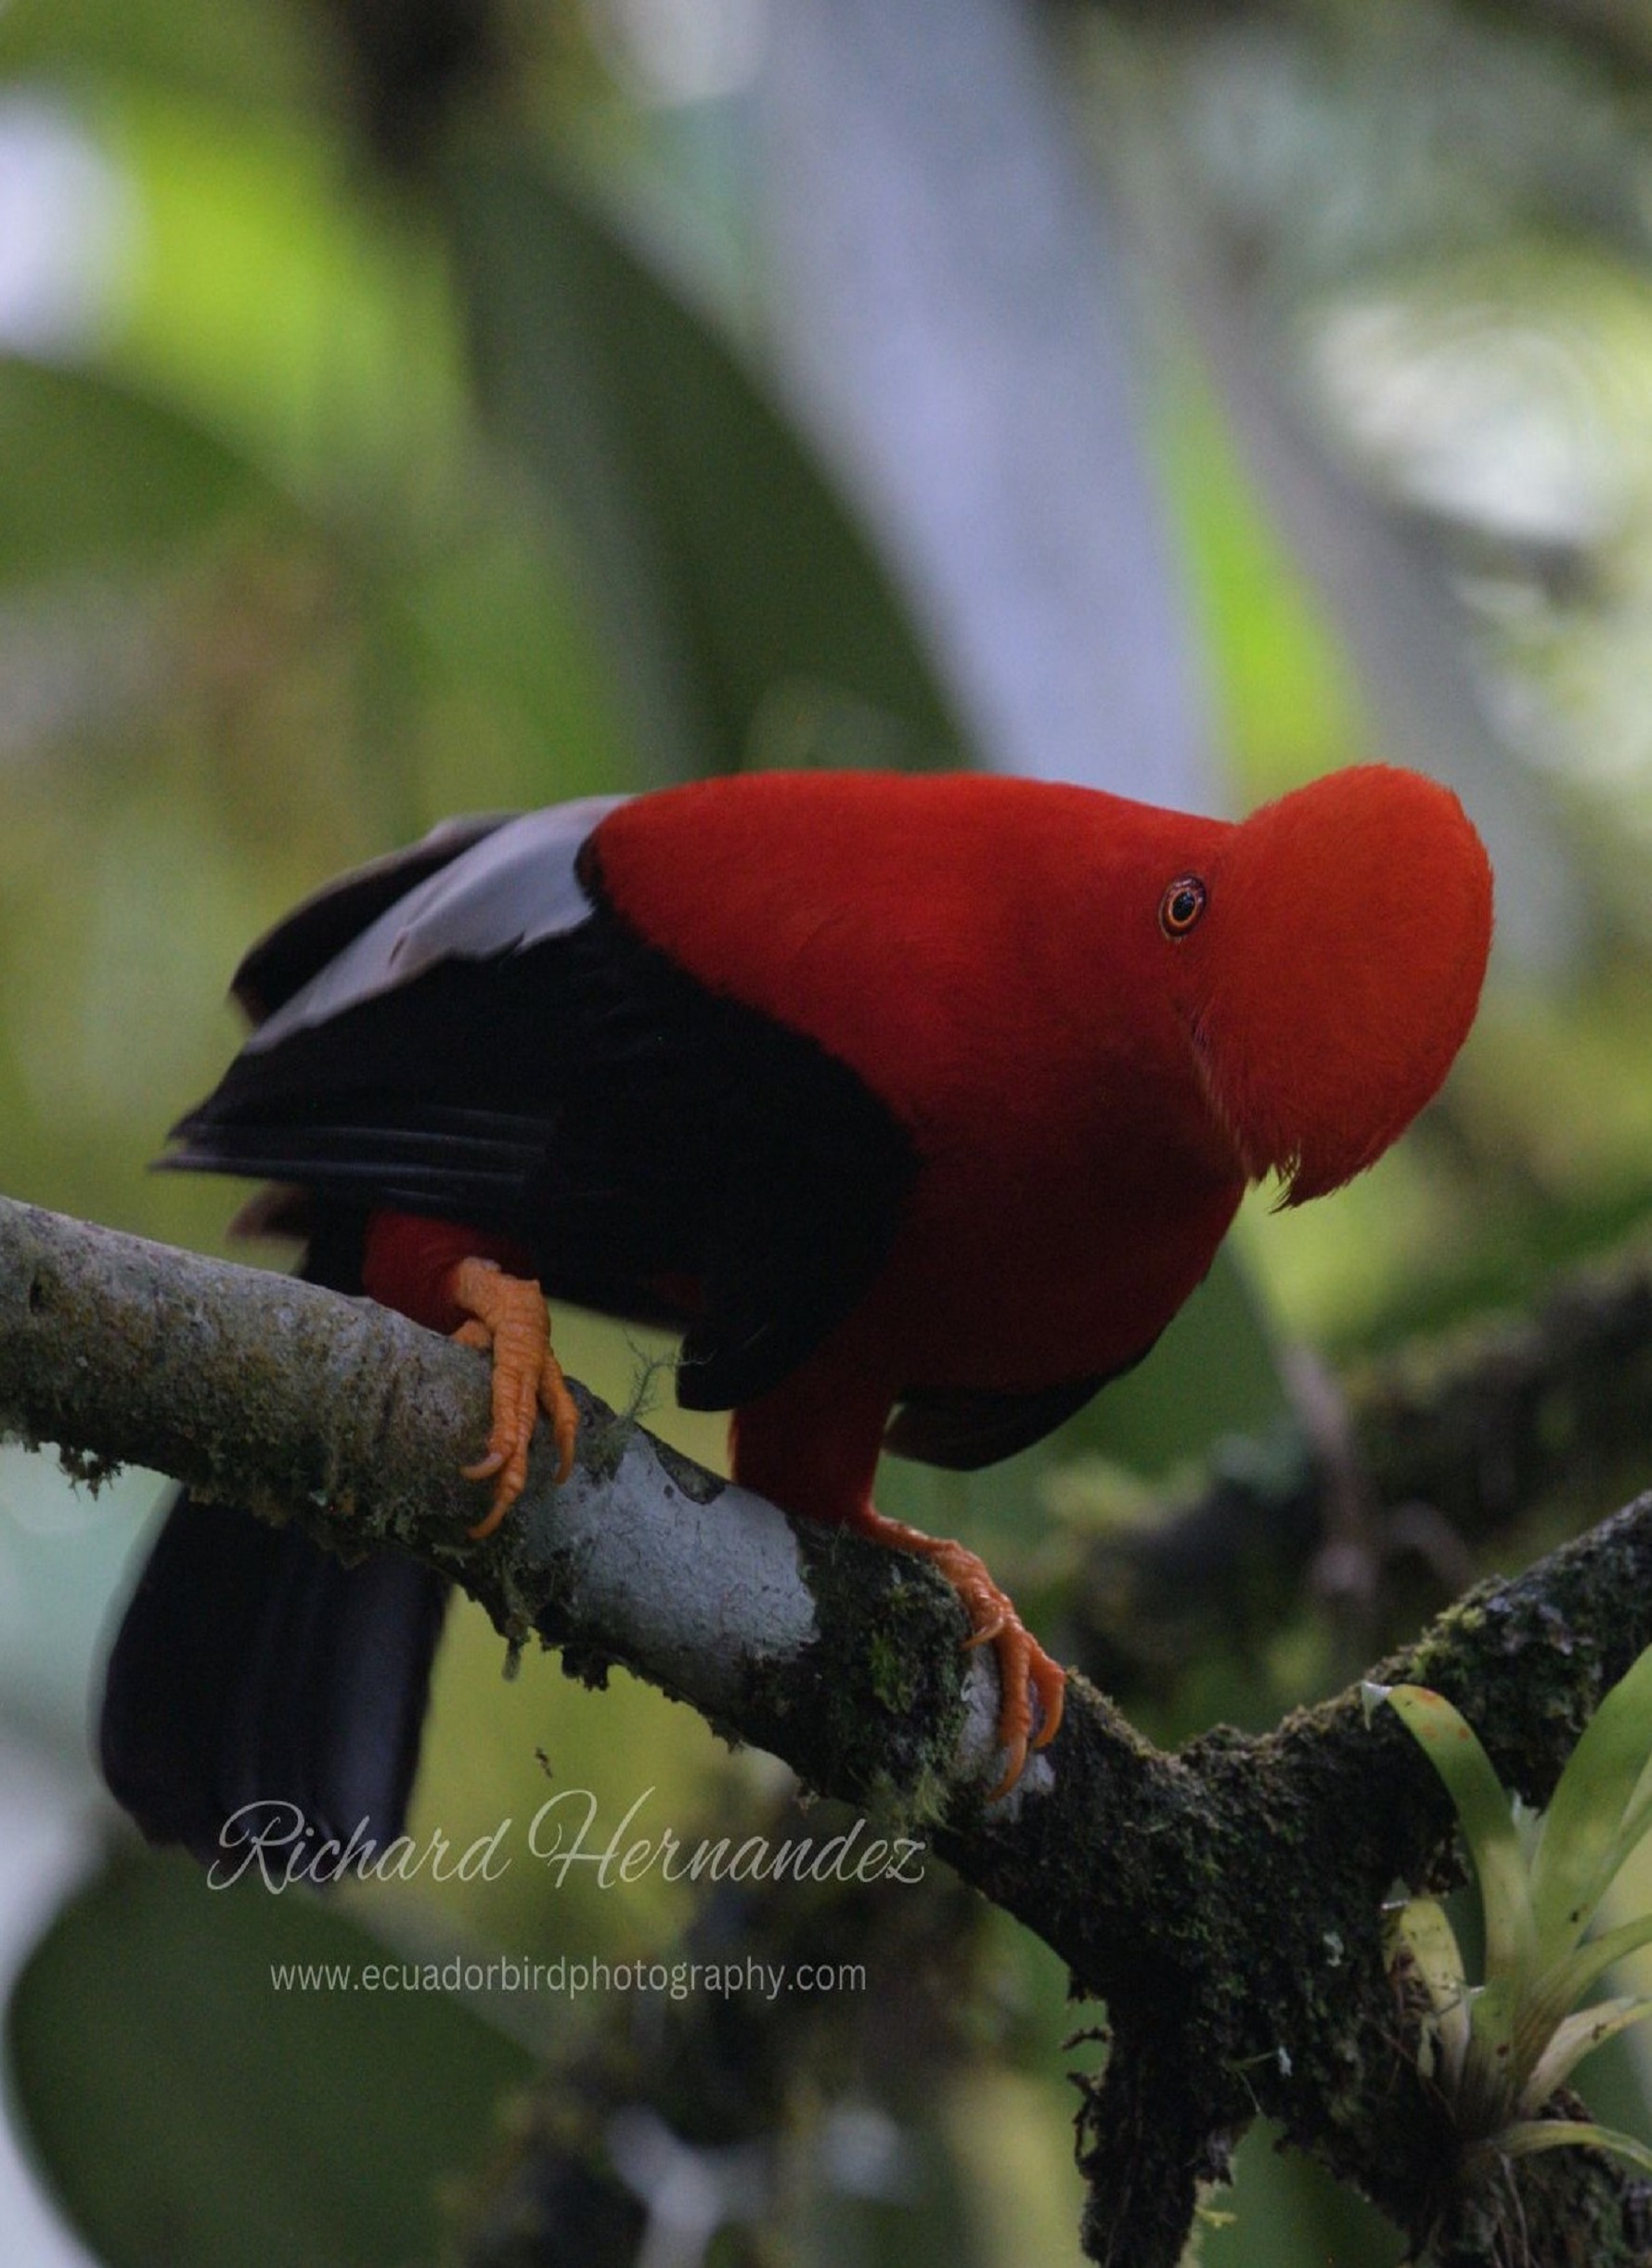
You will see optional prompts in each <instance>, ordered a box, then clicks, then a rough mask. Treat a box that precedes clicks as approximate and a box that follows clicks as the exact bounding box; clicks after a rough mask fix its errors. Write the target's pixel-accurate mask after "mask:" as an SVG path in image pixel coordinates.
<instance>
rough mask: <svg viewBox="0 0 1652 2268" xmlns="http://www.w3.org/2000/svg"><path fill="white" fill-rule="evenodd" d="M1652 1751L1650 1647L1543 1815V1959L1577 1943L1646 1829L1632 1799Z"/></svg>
mask: <svg viewBox="0 0 1652 2268" xmlns="http://www.w3.org/2000/svg"><path fill="white" fill-rule="evenodd" d="M1649 1755H1652V1647H1648V1648H1647V1650H1646V1652H1645V1653H1644V1654H1642V1655H1641V1656H1640V1657H1639V1659H1638V1660H1637V1661H1636V1662H1635V1663H1634V1664H1633V1667H1632V1668H1631V1669H1629V1670H1628V1671H1627V1673H1626V1674H1625V1675H1624V1676H1623V1677H1621V1678H1620V1679H1619V1681H1618V1682H1617V1684H1616V1685H1614V1686H1613V1687H1612V1689H1611V1691H1610V1692H1609V1693H1608V1694H1607V1695H1606V1696H1605V1697H1604V1699H1603V1700H1602V1702H1601V1705H1600V1707H1598V1708H1597V1709H1596V1710H1595V1712H1594V1716H1593V1717H1592V1718H1591V1719H1590V1720H1589V1722H1588V1724H1587V1725H1586V1726H1585V1727H1584V1729H1583V1735H1582V1738H1581V1740H1580V1741H1579V1743H1578V1745H1577V1746H1576V1747H1575V1748H1574V1749H1573V1750H1572V1753H1571V1757H1570V1759H1569V1761H1568V1764H1567V1767H1566V1770H1565V1771H1564V1772H1562V1773H1561V1775H1560V1784H1559V1785H1558V1786H1557V1787H1556V1788H1555V1796H1554V1800H1553V1801H1552V1802H1551V1803H1550V1805H1549V1808H1548V1811H1547V1813H1546V1815H1545V1817H1544V1820H1543V1827H1542V1836H1541V1838H1540V1840H1539V1843H1538V1848H1537V1855H1536V1857H1535V1859H1534V1860H1533V1862H1532V1870H1531V1899H1532V1910H1533V1914H1534V1915H1535V1918H1536V1922H1537V1931H1538V1940H1539V1944H1540V1947H1541V1949H1542V1957H1543V1958H1544V1960H1545V1961H1554V1960H1558V1959H1559V1958H1560V1957H1561V1956H1563V1955H1564V1954H1565V1953H1567V1952H1569V1951H1570V1950H1571V1948H1572V1947H1573V1946H1575V1945H1576V1944H1577V1942H1578V1940H1579V1939H1580V1938H1581V1936H1582V1934H1583V1932H1584V1930H1585V1929H1587V1928H1588V1927H1589V1924H1590V1922H1591V1921H1592V1920H1593V1918H1594V1909H1595V1907H1596V1906H1597V1905H1598V1904H1599V1903H1600V1901H1601V1899H1602V1898H1603V1897H1604V1896H1605V1894H1606V1891H1607V1887H1608V1886H1609V1884H1610V1882H1611V1880H1612V1877H1613V1875H1615V1874H1616V1873H1617V1872H1618V1869H1619V1868H1620V1866H1621V1865H1622V1863H1623V1861H1624V1860H1625V1859H1626V1858H1627V1857H1628V1855H1629V1851H1630V1849H1631V1848H1632V1847H1633V1842H1638V1841H1639V1839H1640V1836H1641V1835H1642V1834H1643V1833H1644V1832H1645V1829H1646V1823H1647V1816H1648V1814H1647V1810H1646V1805H1645V1804H1644V1803H1643V1804H1641V1805H1638V1806H1635V1807H1634V1810H1633V1813H1632V1811H1631V1805H1632V1801H1633V1797H1634V1794H1635V1790H1636V1788H1637V1786H1638V1785H1639V1782H1640V1778H1641V1774H1642V1773H1643V1772H1644V1771H1645V1770H1646V1759H1647V1757H1648V1756H1649ZM1626 1830H1627V1833H1626ZM1631 1838H1633V1839H1631Z"/></svg>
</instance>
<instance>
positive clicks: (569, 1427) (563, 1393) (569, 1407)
mask: <svg viewBox="0 0 1652 2268" xmlns="http://www.w3.org/2000/svg"><path fill="white" fill-rule="evenodd" d="M449 1290H450V1292H451V1294H452V1297H453V1301H454V1305H455V1306H456V1307H458V1308H463V1309H464V1310H465V1311H466V1317H467V1320H466V1321H464V1322H462V1323H461V1324H460V1325H459V1327H458V1330H457V1331H456V1332H455V1333H454V1334H453V1336H454V1338H455V1339H456V1340H457V1341H458V1344H459V1345H460V1346H463V1347H480V1348H482V1349H483V1350H484V1351H488V1350H491V1352H492V1355H493V1366H494V1367H493V1424H492V1427H491V1429H490V1431H489V1434H488V1438H487V1450H486V1453H485V1455H484V1456H482V1457H479V1458H478V1459H477V1460H476V1462H475V1463H474V1464H467V1465H464V1466H461V1468H460V1470H461V1472H462V1474H463V1475H464V1477H465V1479H466V1480H491V1481H492V1482H493V1484H494V1493H493V1502H492V1503H491V1504H490V1506H489V1507H488V1510H487V1513H486V1514H485V1515H484V1517H483V1518H482V1519H480V1520H479V1521H478V1522H477V1523H476V1525H475V1527H472V1528H471V1529H470V1530H469V1531H468V1532H469V1534H470V1536H471V1539H472V1540H473V1541H480V1540H482V1538H484V1536H491V1535H492V1534H493V1532H494V1530H495V1529H496V1528H497V1527H498V1525H499V1523H500V1522H501V1521H502V1520H503V1519H504V1517H505V1514H507V1513H508V1512H509V1511H510V1507H511V1505H512V1504H514V1503H515V1501H516V1500H517V1498H518V1497H519V1496H520V1495H521V1494H522V1492H523V1487H524V1486H525V1485H526V1482H527V1477H528V1448H529V1445H530V1443H531V1442H532V1440H533V1437H534V1427H535V1425H536V1424H537V1422H538V1417H539V1412H540V1411H544V1412H545V1415H546V1416H547V1417H548V1418H549V1421H550V1425H551V1431H552V1433H553V1434H554V1436H555V1437H556V1445H557V1480H558V1482H559V1483H561V1482H562V1481H565V1480H566V1479H567V1477H568V1475H569V1474H570V1473H571V1472H572V1471H573V1469H574V1440H575V1438H576V1437H577V1435H578V1431H579V1412H578V1410H577V1409H576V1408H575V1406H574V1397H573V1395H572V1394H570V1393H569V1391H568V1385H567V1381H566V1379H565V1378H564V1377H563V1375H562V1366H561V1363H560V1362H559V1361H558V1360H557V1359H556V1356H555V1355H554V1354H553V1353H552V1352H551V1346H550V1319H549V1316H548V1315H547V1313H546V1309H545V1298H544V1295H543V1294H542V1293H541V1291H540V1289H539V1286H538V1285H537V1284H536V1283H535V1282H531V1281H529V1280H528V1279H526V1278H523V1277H521V1276H510V1275H507V1274H506V1273H505V1272H504V1270H503V1269H501V1268H500V1267H499V1265H498V1263H497V1261H495V1260H484V1259H477V1258H471V1259H465V1260H460V1261H459V1262H458V1265H457V1267H455V1269H453V1272H452V1275H451V1278H450V1279H449Z"/></svg>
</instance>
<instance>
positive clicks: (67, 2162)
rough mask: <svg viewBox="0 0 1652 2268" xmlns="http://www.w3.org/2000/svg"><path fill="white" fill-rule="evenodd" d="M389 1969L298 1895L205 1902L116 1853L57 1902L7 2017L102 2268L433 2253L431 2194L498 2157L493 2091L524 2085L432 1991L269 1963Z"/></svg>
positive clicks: (27, 2106)
mask: <svg viewBox="0 0 1652 2268" xmlns="http://www.w3.org/2000/svg"><path fill="white" fill-rule="evenodd" d="M386 1957H387V1956H386V1952H385V1948H384V1947H383V1946H382V1945H381V1944H379V1943H378V1942H377V1941H376V1940H375V1939H372V1938H370V1937H368V1935H367V1933H366V1932H365V1931H364V1930H362V1929H361V1928H360V1927H357V1926H356V1925H355V1924H354V1923H352V1922H351V1921H349V1920H347V1919H346V1918H345V1916H344V1915H343V1914H342V1913H341V1912H340V1911H339V1910H338V1909H337V1908H336V1907H333V1906H326V1907H324V1906H323V1905H321V1904H320V1903H319V1902H318V1901H316V1899H315V1898H313V1897H311V1896H309V1895H307V1894H306V1893H304V1892H303V1891H289V1892H287V1893H285V1894H283V1895H282V1896H280V1897H276V1896H272V1895H271V1894H270V1893H268V1892H267V1891H265V1889H263V1888H260V1887H255V1886H253V1885H252V1884H247V1885H243V1886H240V1887H239V1888H234V1889H226V1890H220V1891H213V1889H211V1888H209V1887H208V1885H207V1881H206V1878H205V1876H204V1875H202V1874H201V1872H200V1869H199V1868H197V1867H195V1866H194V1865H193V1864H191V1863H190V1862H187V1861H184V1860H182V1859H177V1858H173V1857H165V1858H162V1857H158V1856H156V1855H155V1854H153V1853H150V1852H147V1851H139V1850H134V1849H123V1850H122V1851H121V1852H119V1853H118V1854H117V1855H116V1856H115V1857H114V1858H113V1859H112V1860H111V1861H110V1864H109V1865H108V1866H107V1868H106V1869H105V1871H104V1872H103V1873H102V1874H101V1875H98V1876H97V1878H96V1879H95V1880H94V1881H93V1882H92V1883H91V1884H89V1885H88V1886H87V1888H85V1889H84V1890H82V1891H81V1892H80V1893H79V1894H78V1895H77V1896H76V1897H74V1898H73V1899H71V1901H70V1902H69V1904H68V1905H67V1906H66V1907H65V1908H64V1910H63V1912H62V1913H61V1914H59V1915H58V1919H57V1921H56V1922H55V1923H54V1924H53V1925H52V1927H51V1928H50V1929H49V1930H48V1931H47V1933H46V1935H45V1938H44V1939H42V1940H41V1943H40V1944H39V1945H38V1947H37V1948H36V1949H35V1952H33V1954H32V1957H31V1959H30V1961H29V1963H28V1965H27V1966H26V1967H25V1969H24V1970H23V1972H22V1975H21V1976H20V1978H19V1981H18V1984H17V1987H16V1989H15V1991H14V1993H13V1996H12V2002H11V2008H10V2013H9V2035H10V2051H11V2066H12V2081H13V2094H14V2099H15V2100H16V2101H17V2103H18V2104H19V2107H20V2109H21V2112H22V2116H23V2119H24V2121H25V2123H26V2125H27V2128H28V2132H29V2134H30V2137H31V2139H32V2144H33V2147H34V2150H35V2153H36V2155H37V2157H38V2158H39V2160H40V2161H41V2163H42V2164H43V2166H44V2167H45V2171H46V2173H47V2175H48V2177H49V2178H50V2181H51V2183H52V2184H53V2186H54V2188H55V2189H56V2190H57V2192H58V2197H60V2199H61V2200H62V2202H63V2204H64V2206H65V2208H66V2210H68V2212H69V2214H70V2216H71V2219H72V2220H73V2222H74V2223H75V2224H76V2226H77V2227H78V2228H79V2230H80V2231H81V2233H82V2235H83V2236H84V2238H85V2239H86V2241H87V2243H88V2244H89V2245H91V2246H92V2248H93V2249H95V2250H96V2251H97V2253H98V2255H99V2257H100V2258H101V2259H103V2260H104V2261H107V2262H110V2263H112V2268H163V2264H164V2268H222V2263H223V2262H226V2261H231V2260H243V2259H245V2258H247V2257H248V2248H249V2246H250V2245H251V2246H252V2249H253V2250H254V2251H255V2253H256V2257H257V2258H258V2260H259V2262H261V2264H262V2268H316V2263H317V2262H344V2261H348V2262H351V2263H352V2268H378V2264H380V2263H382V2268H393V2264H395V2263H401V2264H403V2268H405V2263H407V2262H409V2261H413V2260H428V2259H429V2258H431V2257H432V2255H433V2253H434V2251H435V2249H436V2246H437V2241H438V2236H439V2233H440V2229H441V2214H440V2210H439V2194H438V2193H439V2189H440V2187H441V2185H442V2184H444V2183H445V2182H447V2181H450V2180H451V2179H452V2177H453V2176H454V2175H455V2174H457V2173H461V2172H463V2171H466V2170H467V2169H469V2168H473V2167H474V2165H475V2163H476V2161H477V2160H478V2159H479V2158H480V2157H481V2156H482V2154H483V2153H484V2151H485V2150H486V2149H487V2148H488V2147H489V2146H490V2145H491V2144H492V2143H493V2142H494V2140H495V2139H496V2136H497V2125H496V2107H497V2100H498V2096H499V2094H500V2092H501V2090H503V2089H505V2088H508V2087H511V2086H514V2085H520V2084H522V2083H523V2081H525V2079H526V2078H527V2076H528V2072H529V2066H528V2062H527V2059H526V2057H525V2056H524V2055H523V2054H522V2052H521V2051H520V2050H519V2049H517V2048H516V2047H514V2046H512V2045H511V2044H510V2042H507V2041H505V2040H504V2039H502V2038H501V2037H500V2036H499V2034H498V2033H497V2032H496V2031H495V2030H492V2028H491V2027H489V2026H488V2025H486V2024H484V2022H483V2021H482V2020H481V2018H480V2017H477V2016H476V2015H474V2014H473V2013H472V2012H471V2010H469V2009H468V2008H465V2007H463V2006H461V2005H459V2004H458V2003H456V2002H454V2001H452V2000H449V1999H448V1998H446V1997H445V1995H444V1994H442V1993H441V1992H437V1991H396V1992H369V1991H342V1990H334V1991H277V1990H276V1989H275V1987H274V1985H273V1983H272V1979H271V1964H272V1963H277V1962H348V1963H354V1964H357V1965H359V1964H360V1963H362V1962H363V1961H366V1960H369V1959H377V1960H380V1961H383V1960H384V1959H386ZM391 1957H392V1958H394V1956H391ZM250 2232H255V2234H253V2235H250Z"/></svg>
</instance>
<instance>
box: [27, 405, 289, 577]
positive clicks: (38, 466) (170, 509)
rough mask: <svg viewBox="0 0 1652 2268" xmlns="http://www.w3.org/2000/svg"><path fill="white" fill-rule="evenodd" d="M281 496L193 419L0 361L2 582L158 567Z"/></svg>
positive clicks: (241, 459) (81, 575)
mask: <svg viewBox="0 0 1652 2268" xmlns="http://www.w3.org/2000/svg"><path fill="white" fill-rule="evenodd" d="M275 501H277V497H276V491H275V490H274V489H273V488H272V487H271V486H270V484H269V483H266V482H265V481H264V480H263V479H262V478H261V477H260V476H259V475H258V474H256V473H255V472H254V471H253V470H252V467H251V466H250V465H249V464H248V463H247V462H246V460H245V459H244V458H242V457H239V456H237V455H236V453H235V452H234V451H233V450H231V449H229V448H227V447H226V446H225V445H224V444H223V443H222V442H219V441H217V440H214V439H213V437H212V436H211V435H209V434H208V433H206V432H203V431H202V429H201V428H200V426H199V425H196V424H194V423H192V422H191V421H190V420H189V419H187V418H184V417H181V416H179V415H178V414H177V413H176V412H174V411H172V410H169V409H166V408H164V407H163V406H161V405H160V404H158V403H155V402H152V401H148V400H146V399H145V398H144V396H143V395H142V394H140V393H135V392H133V391H131V390H129V389H127V388H125V387H123V386H122V385H121V384H119V383H117V382H114V381H111V380H106V379H100V378H95V377H88V376H86V375H84V373H81V372H78V371H74V370H69V369H48V368H41V367H37V366H36V365H34V364H32V363H26V362H15V361H14V362H8V361H4V360H0V578H5V579H6V580H7V581H10V582H12V583H14V584H16V583H20V582H22V581H23V580H25V579H27V580H28V581H31V582H35V583H38V582H41V581H44V580H45V579H46V578H47V577H53V576H55V577H61V578H64V579H69V578H72V579H73V580H74V581H76V582H85V581H87V580H89V579H91V578H93V577H96V576H98V575H103V574H108V573H111V572H128V573H130V572H133V571H135V570H139V569H146V568H150V567H152V566H153V565H154V564H155V563H156V561H158V560H161V559H163V558H164V557H165V556H166V554H167V553H169V552H170V551H172V550H173V549H174V548H179V547H181V546H182V545H184V544H186V543H187V542H189V541H191V540H193V539H196V538H198V537H199V536H200V535H202V534H203V533H204V532H205V531H207V530H208V529H210V528H211V527H212V525H213V523H214V522H219V521H222V520H225V519H226V518H227V517H228V516H229V515H230V514H231V513H233V512H236V511H238V510H240V511H247V510H251V509H269V508H270V506H271V504H272V503H274V502H275Z"/></svg>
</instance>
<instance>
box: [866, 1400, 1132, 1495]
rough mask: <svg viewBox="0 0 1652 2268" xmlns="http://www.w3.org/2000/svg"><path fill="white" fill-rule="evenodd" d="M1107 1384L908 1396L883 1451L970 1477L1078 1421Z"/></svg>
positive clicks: (892, 1426)
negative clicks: (1057, 1429)
mask: <svg viewBox="0 0 1652 2268" xmlns="http://www.w3.org/2000/svg"><path fill="white" fill-rule="evenodd" d="M1106 1384H1107V1380H1106V1379H1105V1378H1104V1377H1097V1378H1079V1379H1076V1380H1075V1381H1074V1382H1073V1383H1072V1384H1071V1385H1062V1386H1045V1387H1043V1388H1041V1389H1040V1390H1039V1391H1038V1392H1037V1393H1027V1394H1005V1393H998V1392H987V1391H984V1390H980V1389H976V1388H973V1387H963V1386H959V1387H949V1388H946V1389H943V1390H939V1391H936V1392H933V1393H928V1392H921V1393H911V1394H909V1395H907V1396H906V1397H905V1398H904V1399H903V1400H902V1402H901V1405H900V1408H899V1410H898V1411H897V1412H896V1414H895V1419H894V1422H893V1423H892V1424H891V1425H890V1427H889V1430H888V1432H887V1433H886V1434H885V1435H884V1448H885V1449H886V1450H889V1451H890V1452H891V1454H892V1455H894V1456H897V1457H912V1458H915V1459H916V1460H917V1461H918V1463H921V1464H938V1465H941V1466H944V1467H945V1469H946V1470H947V1471H948V1472H949V1473H974V1472H975V1471H977V1470H978V1469H979V1468H980V1467H981V1466H982V1465H984V1464H997V1463H999V1461H1000V1458H1004V1457H1013V1456H1014V1455H1015V1453H1016V1451H1017V1450H1024V1449H1031V1448H1032V1446H1033V1444H1034V1442H1036V1441H1041V1440H1042V1439H1043V1438H1044V1437H1045V1435H1046V1434H1052V1433H1053V1432H1054V1431H1055V1429H1056V1427H1057V1426H1058V1425H1065V1424H1066V1422H1067V1420H1068V1418H1070V1417H1076V1416H1077V1415H1078V1411H1080V1410H1082V1409H1083V1407H1084V1405H1085V1403H1086V1402H1087V1401H1089V1400H1091V1398H1092V1397H1093V1396H1095V1395H1097V1394H1099V1393H1100V1392H1101V1390H1102V1388H1103V1386H1104V1385H1106Z"/></svg>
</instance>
